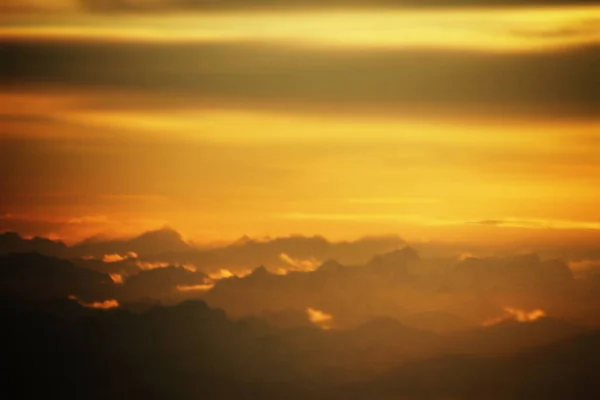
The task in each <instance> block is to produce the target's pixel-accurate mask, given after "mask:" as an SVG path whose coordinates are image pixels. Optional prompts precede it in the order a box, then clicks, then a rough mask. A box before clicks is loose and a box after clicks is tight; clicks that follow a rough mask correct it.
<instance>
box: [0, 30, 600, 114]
mask: <svg viewBox="0 0 600 400" xmlns="http://www.w3.org/2000/svg"><path fill="white" fill-rule="evenodd" d="M2 52H3V53H4V57H3V58H4V59H6V60H8V62H7V63H3V64H4V66H3V69H4V71H3V74H2V78H0V79H1V80H0V82H2V83H3V84H5V85H6V87H7V88H8V89H10V88H12V89H25V88H31V87H36V86H37V87H55V88H57V89H59V90H65V89H68V88H71V89H79V90H83V91H89V90H93V89H98V90H104V91H110V90H118V91H121V92H122V91H129V93H137V94H140V95H143V96H146V97H151V98H157V100H155V101H159V100H158V99H164V100H163V101H162V103H163V104H166V105H165V106H167V105H168V103H169V101H175V102H176V103H177V102H178V100H179V103H180V102H181V99H189V100H190V101H191V102H192V103H193V102H196V103H198V102H204V103H207V104H210V103H217V104H221V103H222V104H238V105H240V104H243V105H244V106H245V107H274V106H275V105H277V107H285V108H286V109H288V110H290V109H303V108H312V109H315V108H316V109H321V110H323V111H330V109H331V107H332V106H333V105H335V107H339V108H341V109H343V108H344V107H350V108H351V107H354V108H357V107H358V108H361V107H364V108H371V109H375V110H386V112H391V113H397V112H406V111H407V110H408V111H410V110H414V109H419V108H420V109H429V110H432V111H436V112H437V111H439V110H444V109H451V110H455V111H456V110H462V111H463V112H464V111H466V112H471V113H480V112H481V113H485V112H488V113H489V112H493V113H498V114H501V115H507V114H519V115H523V116H531V115H533V114H540V113H541V114H543V115H545V116H561V115H562V116H565V115H571V116H572V115H586V116H594V117H595V116H597V114H598V111H599V110H600V86H599V85H600V83H599V82H598V80H597V79H595V75H596V71H595V65H597V64H598V62H599V58H600V48H598V47H593V46H592V47H586V48H576V49H571V50H565V51H557V52H535V53H530V54H521V53H519V54H497V53H494V54H491V53H481V52H466V51H444V50H403V51H381V50H361V51H351V50H341V49H337V50H335V51H330V50H325V49H321V50H319V49H313V50H308V49H304V48H299V47H289V46H288V47H287V48H283V47H279V46H275V45H264V44H262V45H261V44H251V43H247V44H241V43H238V44H223V43H222V44H198V43H195V44H189V43H188V44H182V43H179V44H177V43H169V44H156V43H155V44H141V43H121V42H119V43H110V44H109V43H101V42H94V43H78V42H73V43H67V42H60V43H57V42H44V41H42V42H39V43H28V42H11V41H8V42H5V43H4V44H3V50H2ZM159 102H160V101H159ZM145 103H147V102H145ZM179 103H178V104H179ZM129 106H130V107H135V102H131V104H129Z"/></svg>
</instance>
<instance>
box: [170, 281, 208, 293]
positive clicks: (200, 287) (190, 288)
mask: <svg viewBox="0 0 600 400" xmlns="http://www.w3.org/2000/svg"><path fill="white" fill-rule="evenodd" d="M214 286H215V285H214V284H212V283H205V284H200V285H177V290H179V291H180V292H196V291H199V292H206V291H208V290H210V289H212V288H213V287H214Z"/></svg>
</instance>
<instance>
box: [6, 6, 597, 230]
mask: <svg viewBox="0 0 600 400" xmlns="http://www.w3.org/2000/svg"><path fill="white" fill-rule="evenodd" d="M200 3H201V4H200ZM224 3H226V2H224ZM241 3H242V2H239V1H237V2H235V1H232V2H230V3H229V4H232V5H231V6H230V7H222V8H220V7H212V8H210V9H206V8H205V7H203V6H202V4H205V3H202V2H193V1H189V0H188V1H186V0H178V1H173V2H167V1H166V0H135V1H134V0H130V1H126V0H122V1H117V0H112V1H103V0H82V1H77V0H52V1H51V0H28V1H18V0H8V1H6V0H4V2H3V3H2V5H0V58H1V59H2V62H1V63H0V72H1V73H0V84H1V87H2V91H1V92H0V176H1V179H0V193H1V196H0V231H4V230H16V231H18V232H20V233H22V234H23V235H45V236H51V237H55V238H60V239H63V240H66V241H68V242H72V241H76V240H80V239H83V238H85V237H88V236H90V235H94V234H99V233H100V234H106V235H130V234H134V233H137V232H140V231H143V230H147V229H154V228H158V227H161V226H164V225H168V226H171V227H174V228H175V229H177V230H179V231H181V232H182V233H183V234H184V236H185V237H186V238H189V239H192V240H195V241H198V242H202V241H212V240H222V239H227V240H228V239H234V238H236V237H239V236H241V235H244V234H247V235H250V236H263V235H271V236H275V235H289V234H296V233H298V234H321V235H324V236H326V237H328V238H333V239H349V238H355V237H360V236H363V235H376V234H389V233H394V234H399V235H401V236H402V237H406V238H407V239H414V240H428V239H436V240H440V239H441V240H486V241H487V240H489V241H494V240H502V241H509V240H514V239H519V238H527V237H531V236H532V235H540V236H544V237H546V236H548V237H557V236H565V237H577V238H598V237H599V236H600V208H599V207H598V204H599V200H600V156H599V154H600V151H599V149H600V74H599V73H598V71H599V70H600V67H599V66H600V5H594V4H593V2H587V3H588V4H587V5H578V6H569V4H570V3H573V2H567V1H565V2H564V3H565V4H563V5H561V4H560V2H558V1H551V2H549V3H552V6H540V5H539V4H542V3H543V2H541V1H540V2H535V1H531V2H529V3H530V4H531V5H524V6H520V7H509V6H506V5H503V4H501V3H502V2H501V1H500V2H498V3H499V4H494V5H491V4H488V3H489V2H485V1H481V2H480V4H485V5H486V7H482V6H480V7H477V8H475V7H473V6H469V5H468V4H467V3H469V2H467V1H456V2H453V1H452V0H450V1H447V2H445V3H444V4H446V5H445V6H444V7H443V8H441V7H436V6H428V7H409V8H406V7H398V6H400V5H402V1H400V0H398V1H396V2H394V1H389V2H387V3H388V7H385V8H384V7H382V6H378V7H375V6H373V7H352V8H351V7H348V8H344V7H343V4H342V5H340V3H343V1H339V2H336V7H335V8H326V7H321V8H318V7H289V8H273V7H268V6H264V7H258V8H249V7H246V6H244V5H240V4H241ZM282 3H285V2H284V1H283V0H282ZM290 3H294V4H296V3H302V2H301V1H300V0H294V1H291V2H290ZM313 3H314V2H313ZM365 3H366V2H365ZM412 3H416V2H412ZM429 3H435V2H432V1H430V2H429ZM454 3H456V4H455V5H454ZM471 3H473V4H474V3H475V2H471ZM507 3H510V2H509V1H507ZM526 3H527V2H526ZM259 4H261V3H259ZM389 4H392V5H394V7H390V6H389ZM535 4H538V5H535ZM207 7H208V6H207Z"/></svg>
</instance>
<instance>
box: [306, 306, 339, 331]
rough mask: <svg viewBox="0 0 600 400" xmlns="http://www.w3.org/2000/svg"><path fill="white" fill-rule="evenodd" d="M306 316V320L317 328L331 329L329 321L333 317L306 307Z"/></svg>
mask: <svg viewBox="0 0 600 400" xmlns="http://www.w3.org/2000/svg"><path fill="white" fill-rule="evenodd" d="M306 314H307V315H308V320H309V321H310V322H312V323H313V324H315V325H316V326H318V327H319V328H321V329H325V330H328V329H331V321H332V320H333V315H331V314H327V313H325V312H323V311H321V310H317V309H315V308H312V307H308V308H307V309H306Z"/></svg>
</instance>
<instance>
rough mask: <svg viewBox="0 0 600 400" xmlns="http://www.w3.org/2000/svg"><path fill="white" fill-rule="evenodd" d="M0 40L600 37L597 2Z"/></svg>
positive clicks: (10, 28)
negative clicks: (560, 5)
mask: <svg viewBox="0 0 600 400" xmlns="http://www.w3.org/2000/svg"><path fill="white" fill-rule="evenodd" d="M0 38H13V39H44V40H49V39H53V40H108V41H143V42H153V43H155V42H186V41H194V42H236V41H237V42H265V43H275V44H286V45H293V44H295V45H309V46H325V47H333V48H347V47H350V48H442V49H465V50H479V51H489V52H515V51H543V50H552V49H558V48H564V47H569V46H581V45H588V44H593V43H598V42H600V7H568V8H564V7H563V8H530V9H521V8H518V9H497V10H489V9H485V10H484V9H473V10H443V11H440V10H433V11H432V10H402V11H399V10H398V11H389V10H388V11H336V12H331V11H329V12H328V11H303V12H301V11H296V12H285V13H282V12H275V11H264V12H260V13H259V12H255V13H241V12H227V13H216V14H213V13H211V14H193V15H177V14H175V15H171V14H170V15H166V16H165V15H160V16H111V17H105V16H104V17H103V16H90V15H79V16H72V17H70V18H63V19H57V18H55V19H50V20H46V21H40V20H35V19H27V18H23V19H16V18H12V19H10V20H9V23H8V24H4V26H3V27H0Z"/></svg>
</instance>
